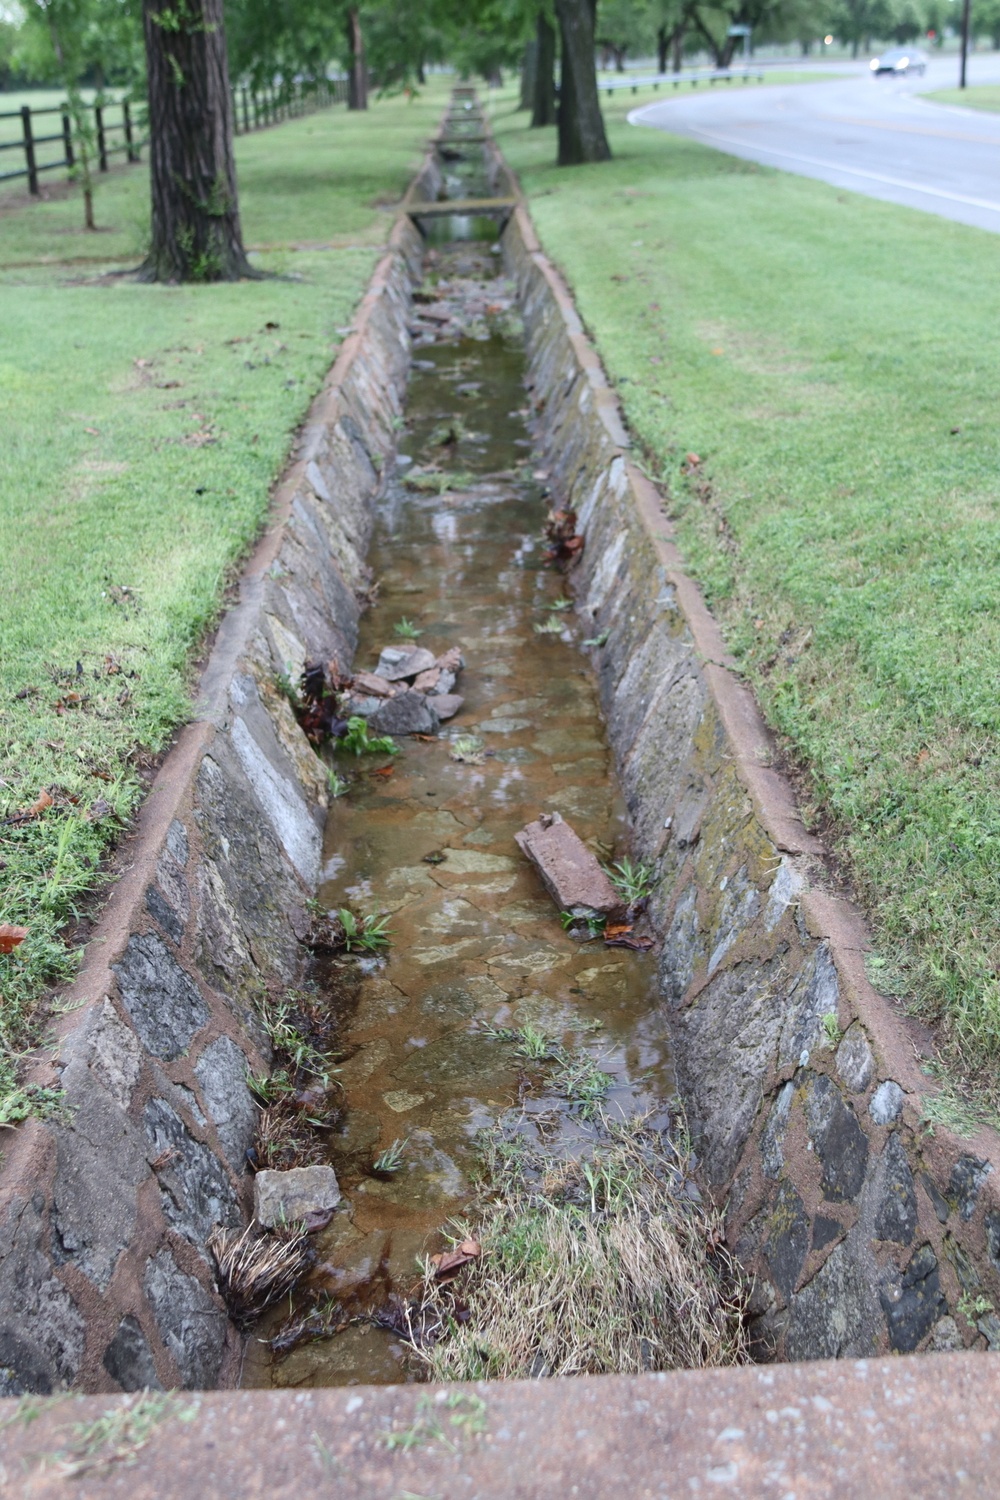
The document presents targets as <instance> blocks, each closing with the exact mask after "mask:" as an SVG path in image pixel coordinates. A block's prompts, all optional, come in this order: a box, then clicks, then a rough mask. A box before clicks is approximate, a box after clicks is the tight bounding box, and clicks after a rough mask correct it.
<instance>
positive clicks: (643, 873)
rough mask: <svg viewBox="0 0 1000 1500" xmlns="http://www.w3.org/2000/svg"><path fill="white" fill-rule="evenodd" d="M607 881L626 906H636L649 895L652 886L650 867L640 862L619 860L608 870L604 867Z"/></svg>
mask: <svg viewBox="0 0 1000 1500" xmlns="http://www.w3.org/2000/svg"><path fill="white" fill-rule="evenodd" d="M605 869H606V870H607V875H608V879H609V880H610V881H611V884H612V885H613V886H614V888H615V890H616V891H617V892H618V894H619V896H621V898H622V900H623V901H624V902H625V904H626V905H627V906H638V904H639V902H640V901H644V900H645V899H646V897H647V896H648V895H649V892H650V890H651V888H652V884H653V867H652V865H647V864H643V863H642V862H641V861H636V862H635V863H633V861H632V860H630V859H628V858H627V857H626V858H625V859H620V860H619V861H618V863H617V864H614V865H611V866H610V868H609V867H607V866H605Z"/></svg>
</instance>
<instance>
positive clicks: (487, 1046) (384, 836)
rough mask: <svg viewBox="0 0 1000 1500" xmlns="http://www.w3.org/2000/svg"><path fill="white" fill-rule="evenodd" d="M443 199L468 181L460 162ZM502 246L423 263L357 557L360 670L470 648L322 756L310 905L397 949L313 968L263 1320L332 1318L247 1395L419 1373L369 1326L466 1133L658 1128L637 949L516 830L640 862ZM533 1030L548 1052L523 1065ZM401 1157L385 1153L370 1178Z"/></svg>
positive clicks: (643, 962) (459, 1201)
mask: <svg viewBox="0 0 1000 1500" xmlns="http://www.w3.org/2000/svg"><path fill="white" fill-rule="evenodd" d="M452 160H453V161H454V158H453V159H452ZM447 190H448V192H449V196H452V197H456V196H457V197H462V196H464V197H471V196H475V195H476V194H475V192H474V191H470V190H469V187H468V177H467V176H466V175H464V174H463V175H461V176H460V175H458V173H456V172H455V171H454V168H453V166H452V167H451V180H450V181H448V182H447ZM479 195H480V196H482V195H483V194H482V192H481V191H480V194H479ZM456 227H457V228H459V229H461V228H464V227H466V226H456V225H454V224H449V231H450V232H451V233H454V231H455V229H456ZM480 227H481V228H482V227H485V228H486V229H489V227H490V226H488V225H487V226H480ZM494 232H495V226H494ZM498 261H499V246H498V245H493V246H492V247H490V245H489V240H488V239H486V240H482V239H480V240H478V241H477V240H476V239H472V240H471V241H469V242H466V243H455V244H450V245H443V246H441V247H440V248H438V249H430V250H428V252H427V254H426V255H425V259H424V281H423V285H422V288H421V290H420V291H419V292H418V293H417V298H418V305H417V307H416V308H415V314H416V316H415V319H414V327H415V330H416V337H415V343H414V361H413V371H412V374H411V379H410V385H409V391H408V397H407V406H406V431H405V434H404V435H403V436H401V439H400V444H399V452H398V455H397V457H396V460H395V463H394V464H393V465H392V466H391V468H390V470H389V472H388V474H387V477H386V481H385V483H384V487H383V492H382V496H381V500H380V504H379V509H378V515H377V520H376V527H375V534H374V538H373V542H372V546H371V550H370V553H369V562H370V565H371V567H372V570H373V572H374V575H375V577H376V578H377V579H378V584H379V588H378V598H377V603H376V605H375V606H374V608H373V609H372V610H371V611H370V612H369V614H368V615H367V616H366V618H365V620H364V621H363V622H362V627H361V636H360V641H359V647H358V652H357V655H356V659H355V665H356V669H358V670H361V669H363V670H365V671H372V670H373V669H374V667H375V665H376V661H377V659H378V657H379V654H380V651H381V650H382V649H383V648H385V647H386V646H391V645H395V646H399V645H400V644H403V643H402V642H401V641H400V639H399V638H398V637H396V638H394V636H393V627H394V625H395V624H398V623H399V622H400V621H404V622H407V623H410V624H412V625H413V626H414V628H415V629H418V630H419V631H420V636H419V645H420V647H422V648H429V650H430V652H431V653H432V654H435V655H438V654H441V653H444V652H446V651H448V650H450V649H452V648H456V649H458V650H460V651H461V653H462V655H463V658H464V669H463V670H462V672H461V675H460V677H459V680H458V683H457V684H456V686H455V688H454V691H455V692H459V693H461V694H462V696H463V698H464V705H463V707H462V709H461V711H460V713H459V714H458V716H457V718H455V719H453V720H451V721H450V722H449V723H448V724H447V726H445V727H444V728H442V731H441V733H440V734H439V735H438V736H436V737H435V736H425V737H424V738H423V739H419V738H413V737H410V738H407V739H404V740H401V741H400V745H401V748H402V753H401V754H400V755H399V756H398V757H396V758H394V759H392V760H389V759H388V758H387V757H386V756H382V757H377V756H376V757H370V758H369V757H366V758H365V760H364V761H361V762H359V761H357V760H355V759H354V758H353V757H351V756H349V755H344V754H334V755H333V756H332V762H333V764H334V766H335V769H336V771H337V773H338V775H340V776H342V777H343V778H344V779H345V780H346V781H347V786H346V790H345V792H344V794H343V795H342V796H340V797H339V798H337V799H336V800H335V801H334V802H333V803H332V805H331V808H330V813H329V816H328V820H327V828H326V836H325V841H324V867H323V875H324V882H323V885H322V886H321V888H320V892H319V899H320V905H321V907H322V908H324V909H329V910H331V911H336V910H337V909H339V908H343V907H353V908H354V909H355V910H356V911H359V912H364V911H367V912H370V913H372V914H377V915H378V916H380V917H381V916H385V917H387V918H388V924H389V928H390V930H391V947H390V949H389V950H388V953H387V955H386V956H384V957H368V958H359V957H345V958H340V959H335V960H333V961H332V962H331V963H329V964H327V965H325V966H324V967H323V970H322V972H321V973H320V974H318V975H317V976H316V979H317V984H318V988H319V992H320V995H319V1001H318V1003H319V1004H320V1005H321V1006H324V1007H325V1006H329V1007H330V1008H331V1009H332V1012H333V1014H334V1015H335V1016H336V1021H337V1027H336V1030H337V1036H336V1044H337V1046H338V1048H339V1049H340V1051H341V1052H342V1054H343V1056H344V1057H345V1061H343V1062H342V1063H341V1065H340V1066H339V1069H338V1071H337V1074H336V1082H337V1085H338V1086H339V1088H338V1092H337V1094H336V1095H335V1098H336V1102H337V1107H338V1111H339V1121H338V1123H337V1125H336V1127H335V1128H334V1130H333V1131H332V1133H331V1134H330V1136H329V1158H330V1160H331V1162H332V1164H333V1165H334V1167H335V1169H336V1172H337V1176H338V1179H339V1182H340V1186H341V1188H342V1190H343V1192H344V1195H345V1201H344V1203H343V1204H342V1205H341V1207H340V1209H339V1210H338V1211H337V1213H336V1214H335V1216H334V1219H333V1221H332V1222H331V1224H330V1225H329V1227H328V1228H326V1229H324V1230H322V1231H321V1232H319V1233H318V1234H316V1235H315V1236H313V1240H314V1248H315V1255H316V1262H317V1263H316V1265H315V1267H314V1269H313V1271H312V1272H311V1274H310V1276H309V1277H308V1284H307V1287H306V1288H304V1289H302V1291H300V1296H299V1299H298V1301H299V1305H298V1308H297V1309H296V1312H295V1313H293V1315H292V1317H291V1319H290V1320H289V1317H288V1309H287V1307H283V1308H281V1309H279V1310H277V1311H275V1312H274V1313H272V1315H271V1316H270V1317H269V1318H268V1320H267V1322H266V1324H265V1325H264V1326H263V1327H261V1328H258V1329H257V1331H256V1332H257V1338H258V1339H259V1340H263V1339H266V1338H267V1337H268V1336H271V1337H274V1336H275V1335H277V1344H278V1347H279V1349H282V1350H284V1348H285V1344H286V1343H287V1342H290V1341H291V1340H292V1339H293V1338H294V1333H291V1334H288V1333H287V1332H285V1333H283V1331H282V1330H283V1329H284V1330H286V1331H287V1330H288V1329H289V1327H290V1326H291V1328H292V1329H293V1330H294V1327H295V1326H296V1325H297V1324H298V1325H300V1326H303V1327H304V1328H305V1329H309V1328H310V1327H312V1328H313V1329H315V1326H316V1318H315V1316H314V1318H313V1320H312V1322H311V1323H310V1322H309V1321H308V1320H307V1321H306V1322H305V1323H302V1322H301V1320H302V1319H303V1317H304V1314H303V1304H304V1303H305V1305H306V1306H308V1305H310V1304H311V1305H312V1306H313V1307H316V1306H319V1307H321V1308H324V1307H325V1310H326V1316H327V1318H328V1320H329V1325H330V1326H332V1327H333V1328H335V1329H336V1330H337V1331H336V1332H334V1333H333V1334H332V1336H330V1337H325V1338H319V1339H315V1340H312V1341H303V1343H302V1344H301V1346H300V1347H298V1348H296V1349H295V1350H294V1352H292V1353H290V1354H287V1352H285V1353H284V1354H283V1357H281V1356H279V1357H275V1358H274V1359H273V1360H271V1361H268V1360H266V1359H264V1358H262V1357H261V1353H262V1351H263V1349H264V1348H265V1345H264V1343H263V1342H257V1343H255V1344H254V1345H253V1346H252V1347H253V1349H254V1353H255V1356H256V1357H251V1359H250V1360H249V1361H248V1364H247V1367H246V1369H245V1374H244V1380H245V1383H258V1382H261V1383H267V1382H268V1381H270V1382H272V1383H274V1384H277V1385H298V1384H328V1383H357V1382H361V1383H371V1382H375V1383H380V1382H383V1381H390V1382H391V1381H398V1380H400V1379H407V1378H414V1377H415V1375H416V1374H417V1372H418V1369H419V1362H418V1361H416V1360H414V1359H413V1358H412V1356H411V1357H410V1358H409V1359H407V1358H406V1357H405V1353H404V1346H403V1345H401V1343H400V1341H399V1339H398V1337H396V1336H395V1335H394V1333H393V1332H392V1331H390V1330H388V1329H387V1328H386V1327H385V1326H379V1324H380V1322H382V1323H383V1324H384V1323H385V1322H387V1321H390V1322H391V1319H386V1310H387V1308H390V1307H391V1306H392V1304H393V1302H396V1305H397V1306H398V1302H399V1299H405V1298H406V1296H407V1294H408V1292H409V1291H410V1289H411V1288H412V1287H413V1285H414V1283H415V1281H418V1280H419V1269H418V1264H419V1260H420V1258H421V1257H423V1256H425V1255H427V1254H429V1253H430V1252H431V1251H434V1250H440V1249H441V1248H442V1247H443V1246H444V1244H445V1241H444V1240H443V1239H442V1238H441V1229H442V1227H443V1226H445V1225H446V1224H447V1222H448V1221H449V1220H450V1219H453V1218H454V1217H455V1216H459V1215H461V1214H462V1212H463V1210H464V1209H466V1207H467V1205H468V1203H469V1198H470V1194H471V1187H472V1183H473V1181H474V1179H475V1177H476V1175H477V1173H478V1172H479V1170H480V1150H479V1147H478V1146H477V1135H478V1133H479V1132H480V1131H482V1130H484V1129H486V1130H489V1129H491V1128H492V1127H494V1126H495V1125H496V1122H497V1119H498V1117H500V1116H504V1124H505V1131H506V1135H507V1137H508V1138H510V1137H513V1136H516V1137H518V1138H519V1140H520V1141H521V1142H522V1143H523V1144H524V1145H526V1146H527V1147H528V1148H529V1149H530V1148H542V1149H543V1150H544V1151H545V1153H546V1154H547V1156H550V1157H551V1158H552V1159H553V1160H556V1159H558V1158H559V1157H560V1156H567V1157H574V1156H579V1155H581V1153H587V1152H589V1151H590V1150H591V1148H592V1146H593V1144H594V1141H595V1139H597V1140H598V1141H600V1140H601V1139H603V1131H602V1129H601V1127H600V1125H599V1124H597V1123H595V1120H594V1115H595V1114H596V1113H597V1111H598V1110H599V1109H602V1110H604V1111H606V1112H607V1115H608V1116H609V1117H610V1118H611V1119H616V1120H624V1119H632V1120H634V1119H636V1118H638V1117H643V1118H645V1119H646V1121H647V1124H648V1128H649V1129H650V1130H652V1131H655V1132H659V1131H663V1132H669V1130H670V1129H671V1123H672V1122H671V1115H670V1110H669V1108H668V1104H667V1101H668V1099H669V1098H670V1096H671V1093H672V1071H671V1063H670V1057H669V1046H668V1041H667V1023H666V1019H665V1017H664V1016H663V1014H662V1012H660V1011H659V1010H658V1008H657V1005H656V987H657V979H656V966H655V961H654V959H653V958H652V957H651V956H650V955H649V954H647V953H643V952H637V951H630V950H628V949H626V948H618V947H605V946H604V944H603V942H602V941H601V940H600V938H593V937H590V938H589V940H584V941H581V938H585V939H586V938H588V934H587V933H586V932H585V931H583V932H581V931H580V930H577V931H576V932H569V931H566V930H564V928H563V926H562V924H561V921H560V913H559V910H558V908H557V907H556V906H554V905H553V902H552V901H551V899H549V897H547V896H546V894H545V892H544V889H543V887H542V885H541V882H540V880H539V878H538V875H537V873H536V872H535V870H534V868H533V867H532V866H531V865H530V864H529V863H528V862H527V860H526V859H525V858H524V856H523V855H522V854H521V853H520V851H519V850H518V848H517V846H516V844H515V842H514V835H515V833H517V832H518V831H519V830H520V829H521V828H522V827H523V826H524V825H525V824H526V823H528V822H530V821H532V820H534V819H535V818H537V817H538V816H539V814H540V813H543V812H552V811H555V812H559V813H560V814H562V815H563V816H564V817H565V818H566V820H567V821H568V822H570V823H571V824H572V826H573V827H574V828H575V829H576V830H577V832H578V833H579V834H580V835H581V837H583V838H584V839H585V840H587V841H588V842H589V844H590V845H591V847H593V848H594V849H596V850H597V851H598V852H599V853H601V854H602V855H603V857H604V859H605V860H611V859H613V858H621V857H622V856H626V855H628V853H629V852H630V836H629V830H628V822H627V816H626V814H625V809H624V807H623V803H622V799H621V794H620V792H619V790H618V788H617V785H616V781H615V776H614V769H613V760H612V756H611V752H610V750H609V747H608V745H607V742H606V739H605V735H604V730H603V726H602V723H601V716H600V708H599V704H598V700H597V691H596V681H595V678H594V674H593V669H592V665H591V663H590V661H589V660H588V655H589V651H588V648H587V647H585V646H584V645H583V644H582V643H583V641H584V640H585V638H586V627H585V625H584V622H582V621H581V620H580V618H579V617H578V616H577V615H576V614H575V613H574V612H573V611H572V606H571V597H570V596H569V594H568V593H567V590H566V587H565V579H564V576H563V574H562V572H561V571H560V569H559V568H558V567H555V566H553V563H552V560H551V558H550V557H549V556H548V554H547V552H546V542H545V538H544V537H543V535H542V525H543V522H544V520H545V516H546V511H547V505H546V502H545V495H546V492H547V486H546V483H545V480H546V476H545V474H544V472H543V471H540V470H539V468H538V461H537V457H536V455H534V454H533V452H532V449H533V443H532V440H531V438H530V437H529V433H528V426H527V419H528V417H529V413H530V408H529V407H528V406H527V405H526V404H525V390H524V378H525V357H524V349H523V330H522V327H521V323H520V318H519V317H518V315H517V312H516V307H515V305H514V292H513V287H512V285H511V283H510V282H509V281H506V280H505V279H503V278H502V277H501V276H499V275H498V272H499V265H498ZM403 628H404V629H405V628H406V626H405V625H404V627H403ZM414 644H416V642H415V643H414ZM438 701H440V700H438V699H435V697H434V696H431V697H429V699H428V705H429V706H430V708H431V709H433V707H434V705H435V703H436V702H438ZM351 706H353V707H354V708H355V709H360V710H361V711H363V712H367V713H368V714H370V715H372V718H373V723H374V725H375V727H376V728H382V727H391V723H392V721H391V713H392V707H391V703H390V705H389V706H388V708H387V707H386V706H385V704H384V703H382V704H380V702H379V700H378V699H369V700H367V702H366V701H365V700H364V699H363V697H361V696H360V695H359V694H358V693H357V690H356V692H355V696H354V698H353V700H352V704H351V705H348V706H345V708H344V712H345V713H346V712H348V711H349V708H350V707H351ZM515 1033H520V1036H518V1035H515ZM525 1036H527V1038H528V1049H529V1050H530V1048H531V1047H532V1045H534V1047H535V1049H536V1050H542V1049H543V1048H546V1049H550V1050H551V1051H552V1052H553V1053H554V1054H555V1055H556V1057H557V1058H558V1063H557V1065H555V1066H553V1064H552V1061H550V1062H545V1061H535V1062H532V1061H531V1059H530V1058H529V1057H528V1056H526V1055H525V1048H524V1046H523V1038H524V1037H525ZM581 1084H585V1085H587V1086H589V1088H590V1090H592V1091H593V1098H592V1099H591V1100H589V1101H588V1100H587V1099H586V1098H581V1097H580V1094H581V1092H584V1090H582V1089H581ZM588 1103H589V1105H590V1107H589V1108H588ZM393 1147H395V1148H396V1151H397V1159H398V1165H395V1166H394V1167H393V1168H391V1169H390V1170H385V1169H382V1170H380V1169H379V1166H378V1164H379V1162H380V1159H381V1160H382V1161H384V1160H385V1156H384V1153H386V1152H389V1151H392V1150H393ZM690 1190H691V1191H694V1190H693V1188H691V1189H690ZM487 1274H488V1271H487ZM303 1292H305V1294H306V1295H305V1296H303ZM650 1359H652V1360H653V1362H654V1363H655V1356H653V1355H652V1353H651V1354H650Z"/></svg>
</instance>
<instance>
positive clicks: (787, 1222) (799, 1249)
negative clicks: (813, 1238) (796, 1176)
mask: <svg viewBox="0 0 1000 1500" xmlns="http://www.w3.org/2000/svg"><path fill="white" fill-rule="evenodd" d="M808 1254H809V1220H808V1219H807V1218H806V1213H805V1208H804V1206H803V1203H802V1199H801V1198H800V1197H799V1195H798V1193H797V1192H796V1191H795V1188H794V1187H793V1186H792V1184H791V1183H790V1182H788V1181H785V1182H783V1183H782V1184H781V1186H780V1187H779V1189H778V1196H777V1199H776V1201H775V1203H774V1205H773V1207H772V1209H771V1210H770V1212H769V1215H768V1236H767V1240H766V1241H765V1244H764V1256H765V1259H766V1260H767V1264H768V1268H769V1270H770V1272H771V1277H772V1279H773V1281H774V1284H775V1286H776V1287H777V1288H778V1290H779V1291H780V1292H781V1294H782V1296H783V1297H784V1298H785V1299H786V1300H787V1299H788V1298H789V1297H791V1295H792V1293H793V1292H794V1291H795V1287H796V1284H797V1282H798V1279H799V1276H800V1274H801V1271H802V1267H803V1266H804V1265H805V1260H806V1256H807V1255H808Z"/></svg>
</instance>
